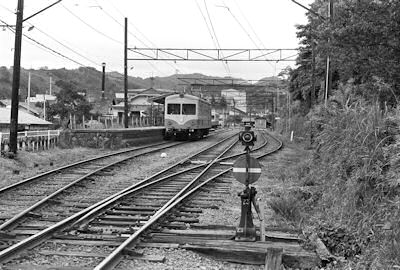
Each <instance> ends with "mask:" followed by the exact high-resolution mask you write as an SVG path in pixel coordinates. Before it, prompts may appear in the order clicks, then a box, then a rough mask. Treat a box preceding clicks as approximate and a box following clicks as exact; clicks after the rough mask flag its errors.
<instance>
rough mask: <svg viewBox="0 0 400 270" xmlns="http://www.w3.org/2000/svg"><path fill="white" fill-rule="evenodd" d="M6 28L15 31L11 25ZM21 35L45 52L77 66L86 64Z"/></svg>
mask: <svg viewBox="0 0 400 270" xmlns="http://www.w3.org/2000/svg"><path fill="white" fill-rule="evenodd" d="M0 22H2V23H4V24H6V25H9V24H7V23H6V22H4V21H3V20H1V19H0ZM7 28H8V29H9V30H10V31H11V32H13V33H15V30H14V29H12V27H10V26H7ZM23 36H24V37H26V38H27V39H29V40H30V41H31V42H33V43H34V45H35V46H36V45H39V46H40V47H39V48H41V49H46V50H47V52H51V53H52V54H53V55H54V54H55V55H57V56H60V57H62V58H65V59H67V60H69V61H71V62H74V63H75V64H78V65H79V66H82V67H85V66H86V65H84V64H82V63H80V62H78V61H76V60H74V59H72V58H70V57H68V56H66V55H64V54H62V53H60V52H58V51H56V50H54V49H52V48H50V47H48V46H46V45H44V44H43V43H40V42H39V41H37V40H35V39H33V38H31V37H30V36H28V35H26V34H23Z"/></svg>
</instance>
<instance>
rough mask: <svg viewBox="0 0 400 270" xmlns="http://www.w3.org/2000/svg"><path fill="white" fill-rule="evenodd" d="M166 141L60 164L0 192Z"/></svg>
mask: <svg viewBox="0 0 400 270" xmlns="http://www.w3.org/2000/svg"><path fill="white" fill-rule="evenodd" d="M168 143H171V142H167V143H165V142H162V143H156V144H152V145H147V146H140V147H136V148H130V149H126V150H122V151H117V152H114V153H110V154H106V155H102V156H97V157H94V158H89V159H85V160H81V161H78V162H75V163H71V164H68V165H65V166H61V167H58V168H56V169H53V170H50V171H46V172H44V173H41V174H38V175H35V176H32V177H29V178H26V179H24V180H22V181H19V182H17V183H14V184H12V185H9V186H6V187H3V188H0V194H1V193H3V192H5V191H7V190H9V189H12V188H14V187H17V186H20V185H23V184H26V183H27V182H31V181H34V180H37V179H39V178H41V177H43V176H48V175H50V174H53V173H57V172H60V171H62V170H65V169H70V168H72V167H75V166H78V165H82V164H85V163H89V162H91V161H95V160H99V159H103V158H108V157H112V156H117V155H120V154H125V153H129V152H133V151H138V150H143V149H145V148H149V147H154V146H158V145H162V144H168Z"/></svg>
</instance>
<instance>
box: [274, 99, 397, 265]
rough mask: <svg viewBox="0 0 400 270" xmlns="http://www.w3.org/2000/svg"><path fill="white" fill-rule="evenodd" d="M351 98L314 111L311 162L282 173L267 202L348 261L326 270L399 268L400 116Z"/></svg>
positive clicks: (296, 165) (305, 159) (302, 159)
mask: <svg viewBox="0 0 400 270" xmlns="http://www.w3.org/2000/svg"><path fill="white" fill-rule="evenodd" d="M350 100H351V99H348V98H347V99H342V101H343V102H340V100H338V99H337V100H336V101H335V102H331V105H330V106H328V107H327V108H325V107H323V106H321V107H318V108H315V110H314V111H313V112H312V113H311V114H310V115H311V118H312V120H313V127H314V129H313V132H314V139H315V141H314V143H313V147H312V149H311V150H310V151H309V157H308V158H304V156H303V157H302V158H299V160H298V164H295V165H293V166H292V167H291V168H288V169H286V170H284V171H283V172H282V173H281V174H282V175H280V176H279V178H280V181H282V183H283V185H285V186H286V187H287V188H285V189H282V191H281V193H280V194H279V196H278V197H276V198H274V199H271V200H270V201H269V205H270V206H271V208H273V209H274V211H275V212H276V213H277V214H279V215H280V216H282V217H284V218H285V219H286V220H287V221H288V222H290V223H292V224H293V225H295V226H298V227H301V228H302V229H303V231H304V232H305V233H307V232H309V233H311V232H313V231H316V232H318V236H319V237H320V238H321V239H322V241H323V242H324V243H325V245H326V246H327V247H328V249H329V250H330V251H331V252H332V253H333V254H334V255H336V256H340V257H341V258H344V259H345V261H344V262H341V263H338V264H335V265H333V264H332V265H330V266H328V268H327V269H400V180H399V179H400V178H399V173H400V155H399V153H400V136H399V126H400V111H392V112H387V111H386V112H382V111H379V110H378V109H377V106H373V105H367V104H364V103H363V102H361V101H360V100H353V102H349V101H350ZM305 137H309V136H305ZM396 267H397V268H396Z"/></svg>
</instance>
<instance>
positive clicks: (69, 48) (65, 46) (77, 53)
mask: <svg viewBox="0 0 400 270" xmlns="http://www.w3.org/2000/svg"><path fill="white" fill-rule="evenodd" d="M30 25H31V26H34V25H32V24H30ZM34 27H35V29H36V30H38V31H39V32H40V33H42V34H44V35H45V36H47V37H48V38H50V39H52V40H53V41H55V42H57V43H58V44H60V45H61V46H63V47H64V48H66V49H68V50H70V51H71V52H73V53H75V54H76V55H79V56H80V57H82V58H84V59H86V60H87V61H89V62H91V63H92V64H94V65H95V66H100V65H101V64H99V63H97V62H95V61H93V60H91V59H90V58H88V57H87V56H84V55H83V54H81V53H79V52H77V51H76V50H74V49H72V48H71V47H69V46H67V45H66V44H64V43H63V42H61V41H58V40H57V39H55V38H54V37H52V36H50V35H49V34H47V33H45V32H44V31H42V30H40V29H39V28H38V27H37V26H34Z"/></svg>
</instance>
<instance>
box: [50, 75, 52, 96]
mask: <svg viewBox="0 0 400 270" xmlns="http://www.w3.org/2000/svg"><path fill="white" fill-rule="evenodd" d="M51 83H52V79H51V77H50V87H49V95H50V96H51Z"/></svg>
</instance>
